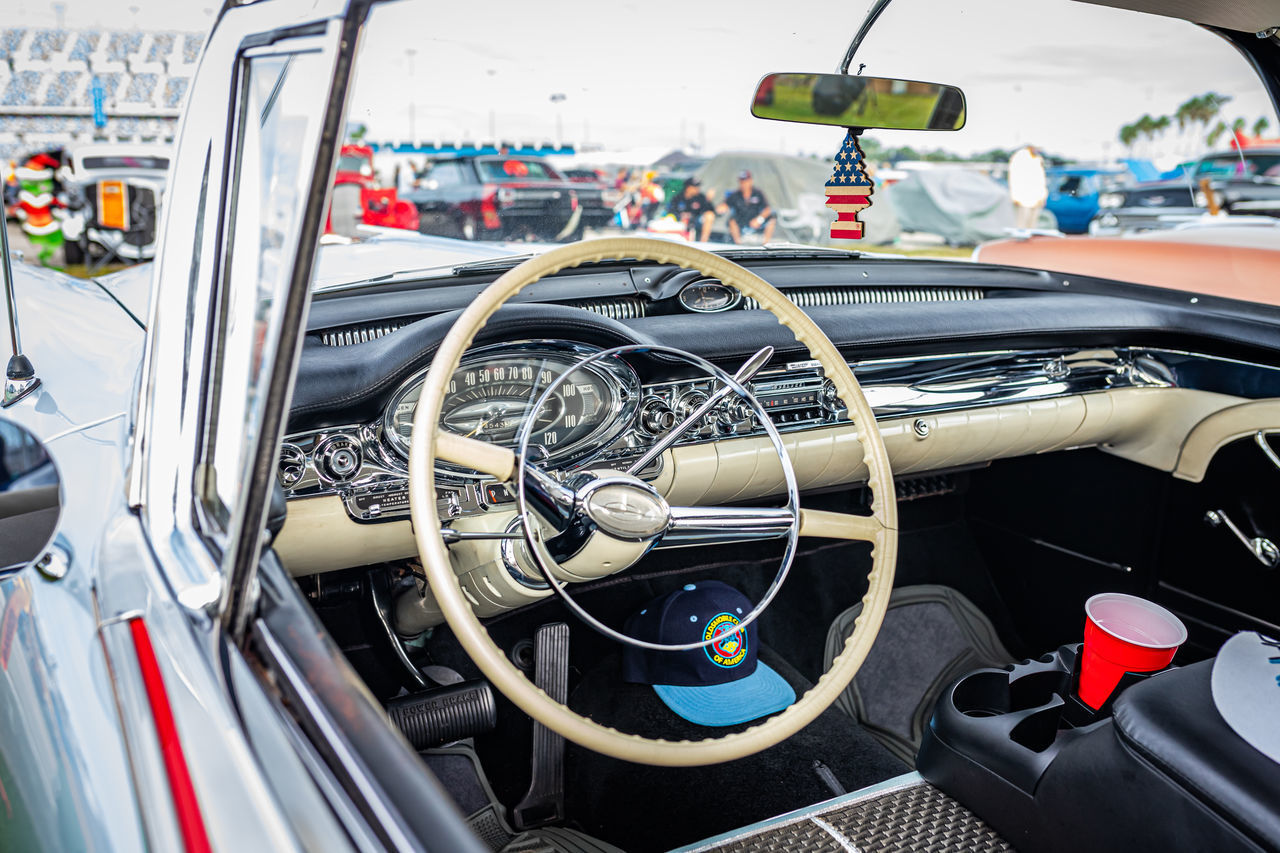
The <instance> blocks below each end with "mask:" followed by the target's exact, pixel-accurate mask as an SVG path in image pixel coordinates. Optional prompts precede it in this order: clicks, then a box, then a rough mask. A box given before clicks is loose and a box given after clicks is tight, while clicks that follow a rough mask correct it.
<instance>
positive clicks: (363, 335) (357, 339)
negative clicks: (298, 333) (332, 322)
mask: <svg viewBox="0 0 1280 853" xmlns="http://www.w3.org/2000/svg"><path fill="white" fill-rule="evenodd" d="M403 325H405V324H404V323H385V322H384V323H372V324H370V325H368V326H348V327H347V328H345V329H329V330H328V331H325V332H321V333H320V340H322V341H324V343H325V345H326V346H331V347H349V346H351V345H352V344H363V343H365V342H367V341H371V340H373V339H374V338H380V337H382V336H383V335H389V334H391V333H392V332H394V331H395V330H396V329H399V328H400V327H401V326H403Z"/></svg>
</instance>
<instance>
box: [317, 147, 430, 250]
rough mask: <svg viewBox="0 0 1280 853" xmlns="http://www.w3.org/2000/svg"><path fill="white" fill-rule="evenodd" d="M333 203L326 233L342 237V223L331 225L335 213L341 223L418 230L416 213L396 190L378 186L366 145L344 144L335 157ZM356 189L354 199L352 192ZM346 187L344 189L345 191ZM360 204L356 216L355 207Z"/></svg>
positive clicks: (371, 150)
mask: <svg viewBox="0 0 1280 853" xmlns="http://www.w3.org/2000/svg"><path fill="white" fill-rule="evenodd" d="M333 185H334V191H333V203H332V204H331V205H330V207H329V222H328V223H327V224H326V226H325V231H327V232H330V233H339V234H345V233H346V232H347V230H348V229H344V227H343V222H342V221H340V222H339V225H338V227H337V228H335V227H334V226H333V222H334V211H335V210H337V211H338V212H339V213H338V217H339V219H340V220H343V221H345V220H347V219H357V220H358V221H360V222H362V223H363V224H365V225H380V226H382V227H384V228H406V229H408V230H410V231H417V230H418V210H417V208H415V207H414V206H413V205H412V204H410V203H409V202H407V201H405V200H403V199H401V198H399V197H398V196H397V194H396V190H395V187H379V186H378V181H377V175H376V173H375V172H374V171H373V149H372V148H370V147H369V146H367V145H344V146H342V150H341V151H340V152H339V154H338V168H337V172H336V173H335V175H334V179H333ZM357 187H358V188H359V195H358V196H357V195H356V194H355V193H354V192H351V190H354V189H355V188H357ZM344 188H345V190H344ZM357 203H358V205H359V212H358V215H357V212H356V205H357Z"/></svg>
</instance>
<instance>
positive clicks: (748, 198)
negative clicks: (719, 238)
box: [718, 169, 776, 243]
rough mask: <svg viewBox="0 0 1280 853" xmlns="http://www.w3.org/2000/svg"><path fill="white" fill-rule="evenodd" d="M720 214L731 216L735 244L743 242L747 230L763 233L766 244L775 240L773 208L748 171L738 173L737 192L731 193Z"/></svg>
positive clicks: (730, 221)
mask: <svg viewBox="0 0 1280 853" xmlns="http://www.w3.org/2000/svg"><path fill="white" fill-rule="evenodd" d="M718 212H719V213H728V214H729V236H731V237H732V238H733V242H735V243H741V242H742V232H743V231H746V230H752V231H759V232H761V234H762V235H763V238H764V242H766V243H768V242H769V241H770V240H771V239H773V227H774V225H775V224H776V222H775V220H774V216H773V208H771V207H769V201H768V199H766V198H765V197H764V193H762V192H760V190H758V189H756V188H755V186H754V185H753V183H752V180H751V173H750V172H749V171H747V170H746V169H743V170H742V171H741V172H739V173H738V189H737V191H736V192H733V193H730V195H729V197H728V198H726V199H725V201H724V204H722V205H720V207H719V208H718Z"/></svg>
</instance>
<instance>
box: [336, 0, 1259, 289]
mask: <svg viewBox="0 0 1280 853" xmlns="http://www.w3.org/2000/svg"><path fill="white" fill-rule="evenodd" d="M866 6H867V4H866V3H865V2H862V3H853V4H834V5H833V4H831V3H829V2H817V0H797V2H795V3H790V4H787V6H786V9H785V12H781V11H779V9H778V7H777V6H776V5H775V4H768V5H766V4H764V3H757V2H747V3H745V4H736V5H735V6H734V8H733V11H732V13H727V12H726V9H725V8H724V7H723V6H721V5H719V4H689V3H675V2H662V0H655V2H651V3H647V4H645V7H644V13H643V20H641V19H639V18H637V17H636V15H637V14H638V13H636V12H635V11H634V10H632V11H627V10H626V9H625V8H619V9H617V10H610V11H608V12H604V11H602V10H601V7H599V6H598V5H597V4H588V3H580V4H568V5H566V6H558V7H557V9H556V14H554V15H535V16H524V17H522V18H521V24H520V27H521V30H520V49H519V50H511V49H507V47H506V46H503V45H497V44H495V41H494V32H493V30H492V29H490V28H484V27H477V26H475V23H474V20H473V18H472V15H473V10H472V9H470V8H469V7H466V6H465V5H462V6H459V5H456V4H455V5H448V4H446V5H445V6H443V7H439V6H434V5H433V6H424V5H421V4H416V3H396V4H386V5H379V6H378V7H377V8H375V9H374V11H373V13H372V15H371V19H370V23H369V26H368V31H367V34H366V35H365V37H364V38H363V47H362V53H361V55H360V57H359V63H358V66H357V68H358V71H357V79H356V84H355V86H354V90H353V95H352V98H351V107H350V111H349V116H350V119H349V122H348V128H349V131H350V132H351V134H352V138H354V139H359V140H360V144H362V145H367V146H369V147H371V148H372V149H373V151H374V155H373V156H374V164H373V165H374V172H375V179H376V181H377V182H378V184H379V185H380V186H382V187H386V188H395V189H396V190H397V191H398V193H399V194H400V195H399V197H400V198H403V199H405V200H406V205H405V208H404V209H403V210H402V213H403V214H404V216H403V217H402V218H401V219H400V220H394V218H393V217H392V216H391V215H390V214H378V213H373V214H370V213H367V212H366V215H365V218H364V220H363V224H366V225H390V226H392V227H400V228H403V229H405V230H408V231H415V232H419V233H421V234H424V235H427V236H429V237H432V238H436V239H435V240H433V241H431V244H430V247H429V248H428V247H426V246H424V247H423V248H422V249H421V252H420V254H421V256H422V259H421V262H420V263H419V262H415V261H414V260H413V259H412V258H411V257H410V256H411V255H413V253H414V250H412V249H410V248H408V247H407V246H405V245H401V246H399V247H398V250H397V252H396V253H395V261H394V262H388V268H385V269H378V270H368V267H367V264H366V265H365V266H362V267H361V269H363V270H368V275H369V276H370V277H372V276H374V275H386V274H392V273H396V272H400V271H402V270H406V269H415V268H425V267H433V268H437V269H444V268H446V267H448V266H449V264H450V261H451V259H452V258H453V257H456V259H457V264H458V265H461V264H463V263H469V262H474V261H476V260H484V259H499V258H503V257H510V256H512V255H519V254H527V253H529V252H531V251H534V252H536V251H540V250H541V247H545V246H548V245H553V244H555V243H557V242H564V241H566V240H573V239H581V238H584V237H585V238H590V237H598V236H609V235H621V234H628V235H646V236H655V237H663V238H666V239H680V240H691V241H694V242H697V243H701V244H706V245H708V246H710V247H713V248H715V247H719V248H726V247H733V248H743V249H746V248H749V247H757V248H758V247H761V246H762V245H764V244H777V243H786V244H803V245H806V246H828V247H831V246H834V247H840V248H847V249H855V250H859V251H883V252H890V253H894V254H906V255H915V254H929V255H940V256H949V257H956V258H968V257H969V256H970V254H971V252H972V250H973V247H974V246H975V245H977V244H979V243H982V242H984V241H988V240H993V239H997V238H1002V237H1005V236H1007V235H1008V234H1009V232H1010V230H1011V229H1013V228H1015V227H1016V226H1018V225H1020V224H1022V223H1021V221H1020V220H1019V219H1018V216H1019V215H1020V212H1019V211H1018V207H1019V206H1020V203H1019V202H1017V201H1016V199H1015V198H1014V196H1015V195H1016V194H1017V188H1016V187H1015V186H1013V184H1015V183H1016V182H1011V181H1010V179H1009V176H1010V168H1011V165H1010V164H1011V162H1012V160H1013V157H1014V155H1015V154H1016V153H1017V152H1019V151H1020V150H1031V151H1033V152H1034V154H1035V157H1036V158H1038V160H1039V162H1040V164H1041V165H1040V169H1041V170H1042V171H1041V176H1040V178H1039V182H1040V186H1041V187H1042V189H1041V192H1042V193H1043V196H1046V197H1047V196H1052V197H1051V198H1042V199H1041V200H1040V201H1039V202H1037V203H1035V204H1032V205H1030V207H1031V208H1032V210H1031V213H1032V216H1031V219H1030V224H1031V227H1038V228H1042V229H1046V230H1053V229H1055V228H1056V229H1060V230H1062V231H1063V232H1066V233H1088V229H1089V227H1090V222H1091V218H1092V217H1094V216H1096V215H1097V214H1098V207H1097V205H1098V195H1099V192H1098V190H1099V186H1100V185H1104V186H1105V187H1108V188H1110V187H1119V186H1124V185H1132V184H1137V183H1140V182H1143V181H1150V180H1159V179H1162V178H1164V179H1168V178H1171V177H1177V178H1180V179H1184V180H1185V177H1184V176H1185V174H1186V173H1185V171H1184V170H1183V169H1182V168H1180V165H1181V164H1187V163H1198V162H1200V160H1201V159H1202V158H1203V157H1205V156H1206V155H1208V154H1210V153H1211V152H1215V153H1216V152H1220V151H1222V150H1223V147H1224V145H1227V144H1229V143H1230V142H1231V140H1232V139H1233V138H1235V135H1236V134H1237V133H1238V134H1241V135H1243V137H1245V138H1250V139H1251V138H1254V137H1265V135H1266V134H1268V133H1270V132H1272V131H1274V130H1275V129H1276V128H1277V127H1278V126H1280V124H1278V123H1277V121H1276V116H1275V113H1274V110H1273V108H1272V106H1271V104H1270V101H1269V100H1268V98H1267V96H1266V93H1265V91H1264V89H1263V87H1262V86H1261V84H1260V83H1259V81H1258V79H1257V77H1256V76H1255V74H1254V72H1253V70H1252V69H1251V68H1250V67H1249V65H1248V64H1247V63H1246V61H1245V60H1244V59H1243V58H1242V57H1241V56H1240V55H1239V54H1238V53H1237V52H1236V51H1235V50H1234V48H1233V47H1232V46H1231V45H1230V44H1229V43H1227V42H1226V41H1225V40H1223V39H1222V38H1220V37H1218V36H1216V35H1213V34H1211V33H1209V32H1207V31H1205V30H1204V29H1202V28H1199V27H1196V26H1194V25H1192V24H1189V23H1187V22H1185V21H1179V20H1172V19H1166V18H1160V17H1156V16H1151V15H1144V14H1140V13H1135V12H1129V11H1125V10H1119V9H1114V8H1110V7H1104V6H1095V5H1090V4H1086V3H1080V2H1073V0H1019V2H1009V1H1008V0H998V1H997V0H963V2H956V3H952V2H936V1H935V0H895V2H893V3H892V4H890V5H889V6H888V8H887V9H886V11H885V12H884V13H883V15H882V16H881V17H880V19H879V21H878V22H877V24H876V25H875V26H874V27H873V28H872V30H871V32H870V33H869V35H868V37H867V38H866V40H865V41H864V43H863V45H862V47H861V48H860V50H859V51H858V53H857V56H856V58H855V59H854V62H853V65H852V67H851V68H850V73H855V74H856V73H857V72H858V71H859V70H860V69H861V70H862V73H864V74H865V75H868V76H880V77H888V78H900V79H901V81H903V82H902V83H901V85H900V86H899V88H900V89H901V93H902V94H909V93H910V92H911V91H913V90H912V87H913V86H916V85H917V84H915V83H910V82H907V81H932V82H937V83H944V84H950V85H954V86H958V87H960V89H962V90H963V92H964V96H965V102H964V104H965V107H964V109H965V112H964V116H965V124H964V127H963V128H962V129H961V130H959V131H905V130H874V129H873V130H868V131H867V132H865V133H864V134H863V135H862V136H861V139H860V143H861V148H862V150H863V152H865V166H866V169H867V172H868V174H869V176H870V178H871V180H873V181H874V184H875V187H874V191H873V192H872V193H871V195H870V196H869V199H870V207H868V208H866V209H865V210H864V211H862V212H861V213H860V214H859V219H860V220H861V221H862V222H864V223H865V230H864V232H863V236H862V239H860V240H850V239H842V238H841V236H833V229H832V222H833V220H834V219H835V218H836V214H835V212H833V210H832V209H831V208H829V207H828V206H827V193H826V192H825V187H826V183H827V182H828V181H829V180H831V178H832V174H833V168H834V166H835V163H834V157H835V155H836V154H837V152H838V151H839V150H840V149H841V145H842V143H843V142H844V139H845V130H844V129H843V128H841V127H823V126H813V125H807V124H798V123H789V122H782V121H768V120H762V119H759V118H755V117H753V116H752V114H751V110H752V107H753V103H754V104H757V105H758V104H760V103H762V102H763V101H764V100H767V99H769V98H770V97H773V96H774V95H776V96H777V97H779V98H781V97H783V96H784V94H785V95H786V96H787V97H793V96H794V93H784V92H781V91H779V92H769V91H765V90H764V89H763V88H762V89H761V90H760V91H759V92H757V84H758V83H759V82H760V81H761V80H762V78H764V77H765V76H766V75H767V74H770V73H772V72H824V73H829V72H831V71H832V70H834V69H835V68H836V66H837V65H838V64H839V62H840V59H841V57H842V56H843V55H844V52H845V50H846V48H847V47H848V44H849V41H850V39H851V38H852V36H853V34H854V33H855V32H856V31H857V29H858V27H859V25H860V24H861V22H862V20H863V17H864V14H865V11H866ZM601 15H604V19H603V23H605V26H604V27H602V28H593V30H592V35H591V36H590V37H583V36H582V34H581V33H580V32H579V31H578V30H577V29H576V25H577V22H580V21H585V20H593V21H594V20H599V19H600V17H601ZM921 21H928V26H921ZM654 22H665V23H663V24H662V25H661V26H660V27H659V28H658V29H657V30H655V29H653V27H652V26H650V25H651V24H653V23H654ZM408 34H412V35H408ZM815 91H816V90H815ZM877 92H880V94H877ZM894 93H898V89H894V88H892V87H890V88H888V89H883V90H873V89H867V90H866V93H865V94H864V95H862V96H860V97H865V98H869V99H870V98H876V97H883V96H885V94H894ZM1232 153H1233V154H1234V152H1232ZM1219 159H1220V158H1215V159H1214V160H1213V169H1214V170H1215V173H1216V170H1217V169H1218V168H1219V166H1221V168H1222V169H1224V170H1226V171H1227V172H1230V170H1233V169H1242V170H1243V172H1244V173H1245V174H1251V175H1252V174H1266V173H1267V172H1269V171H1271V170H1272V167H1273V166H1274V165H1275V158H1274V157H1272V159H1271V160H1270V161H1267V160H1266V159H1265V158H1261V157H1250V158H1248V159H1246V160H1245V165H1244V166H1243V167H1242V166H1241V165H1240V162H1239V158H1238V155H1236V157H1235V160H1234V162H1230V161H1231V158H1225V159H1223V160H1222V162H1221V163H1220V162H1219ZM1055 169H1066V170H1070V171H1065V172H1055V171H1054V170H1055ZM566 174H572V175H574V176H575V177H576V176H578V175H584V174H585V175H597V176H599V179H598V180H596V181H590V180H588V181H584V182H578V181H572V182H570V181H568V180H567V179H565V178H563V177H562V176H563V175H566ZM691 178H692V179H695V181H696V182H695V183H693V184H690V179H691ZM550 181H564V182H565V183H566V186H565V187H564V188H551V187H539V186H538V184H539V183H547V182H550ZM1068 206H1069V207H1068ZM379 217H382V218H379ZM380 239H385V237H383V238H380ZM442 241H450V242H442ZM454 241H456V242H454ZM333 254H336V253H331V252H328V251H322V257H321V265H320V266H321V277H322V278H324V279H325V281H327V282H329V283H332V282H333V281H334V277H333V276H332V275H329V276H326V275H325V273H324V267H325V263H326V256H331V255H333Z"/></svg>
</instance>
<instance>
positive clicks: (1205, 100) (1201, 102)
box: [1192, 92, 1231, 146]
mask: <svg viewBox="0 0 1280 853" xmlns="http://www.w3.org/2000/svg"><path fill="white" fill-rule="evenodd" d="M1192 100H1193V101H1195V102H1196V103H1195V107H1194V109H1193V110H1192V119H1193V120H1194V121H1195V122H1196V123H1198V124H1199V125H1201V127H1202V128H1207V127H1208V126H1209V124H1210V122H1212V121H1213V120H1214V119H1216V118H1218V114H1219V113H1221V112H1222V108H1223V107H1224V106H1226V104H1227V102H1228V101H1230V100H1231V97H1230V96H1229V95H1219V94H1218V93H1217V92H1205V93H1204V94H1203V95H1200V96H1199V97H1198V98H1193V99H1192ZM1219 123H1220V124H1221V122H1219ZM1223 130H1226V126H1225V125H1224V126H1223ZM1221 135H1222V131H1220V130H1218V128H1217V127H1216V126H1215V127H1214V132H1213V133H1211V134H1210V138H1209V139H1207V140H1206V141H1207V142H1208V144H1209V145H1210V146H1212V145H1213V143H1214V141H1215V140H1216V139H1217V138H1218V137H1219V136H1221Z"/></svg>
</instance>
